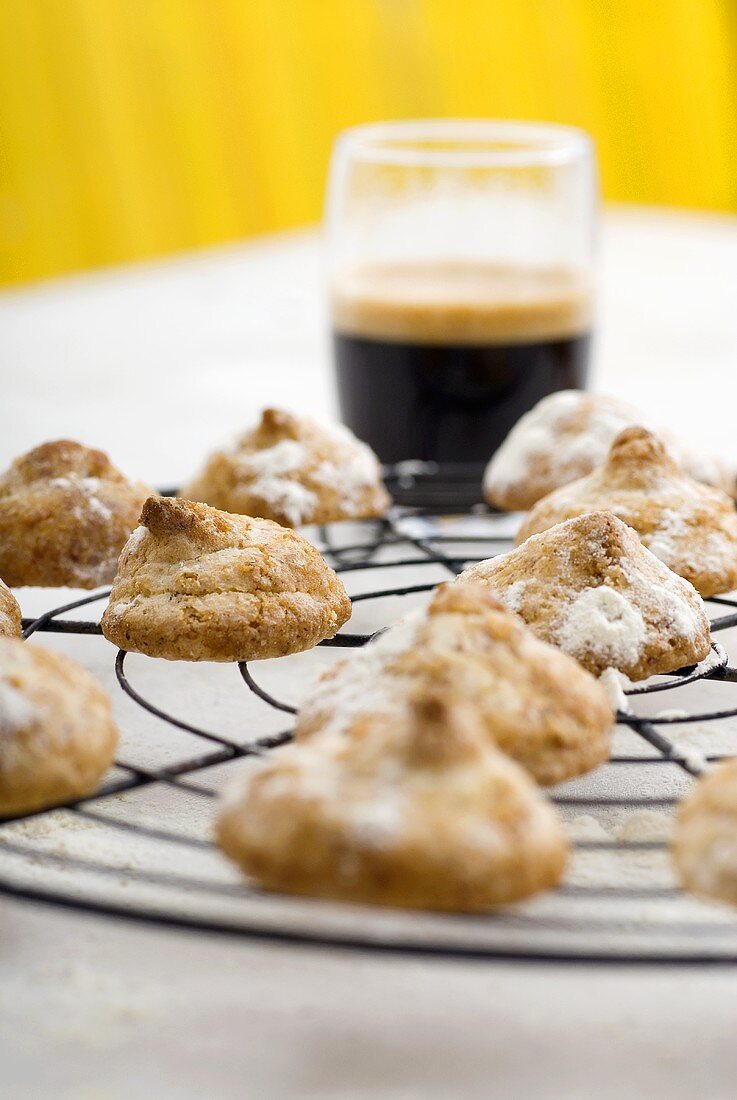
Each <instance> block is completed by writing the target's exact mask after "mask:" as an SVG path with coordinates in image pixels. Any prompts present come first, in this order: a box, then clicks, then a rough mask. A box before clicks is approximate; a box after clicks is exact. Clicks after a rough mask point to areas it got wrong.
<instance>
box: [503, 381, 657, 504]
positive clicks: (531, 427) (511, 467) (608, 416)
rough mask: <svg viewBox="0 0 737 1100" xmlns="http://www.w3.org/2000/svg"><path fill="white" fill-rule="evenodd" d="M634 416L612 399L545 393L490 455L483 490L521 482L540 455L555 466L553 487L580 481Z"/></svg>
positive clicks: (571, 393) (565, 392)
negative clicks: (577, 478)
mask: <svg viewBox="0 0 737 1100" xmlns="http://www.w3.org/2000/svg"><path fill="white" fill-rule="evenodd" d="M636 416H637V414H636V412H635V410H632V409H629V408H627V407H626V406H624V405H623V404H620V403H619V402H617V401H615V400H614V399H612V398H607V397H603V396H598V395H592V394H583V393H580V392H579V391H577V390H561V391H559V392H558V393H553V394H550V395H549V396H548V397H545V398H543V399H542V401H540V402H538V404H537V405H536V406H535V407H534V408H533V409H531V410H530V412H528V413H525V415H524V416H523V417H522V418H521V419H520V420H519V421H518V423H517V424H516V425H515V426H514V428H513V429H512V431H511V432H510V433H509V435H508V436H507V438H506V439H505V441H504V443H503V444H502V445H501V447H500V448H499V449H498V451H497V452H496V454H495V455H494V456H493V458H492V459H491V462H490V463H489V465H488V466H487V468H486V472H485V475H484V489H485V490H486V491H488V492H493V491H498V492H504V491H505V490H507V489H509V488H510V487H513V486H516V485H517V484H519V483H521V482H523V481H525V480H526V479H527V478H528V477H530V474H531V467H532V466H533V464H534V463H535V461H536V460H537V459H539V458H541V457H546V458H550V459H551V461H552V462H553V463H554V465H555V467H556V469H557V471H558V477H557V478H556V484H564V483H565V482H566V481H570V480H572V479H573V478H576V477H580V476H582V475H583V474H585V473H588V472H589V470H591V469H593V467H594V466H597V465H599V463H601V462H603V461H604V459H605V458H606V455H607V452H608V450H609V447H610V445H611V443H612V442H613V440H614V439H615V437H616V435H617V434H618V432H620V431H621V430H622V428H625V427H627V426H628V425H629V424H632V423H634V422H635V419H636ZM579 421H580V424H579V423H578V422H579Z"/></svg>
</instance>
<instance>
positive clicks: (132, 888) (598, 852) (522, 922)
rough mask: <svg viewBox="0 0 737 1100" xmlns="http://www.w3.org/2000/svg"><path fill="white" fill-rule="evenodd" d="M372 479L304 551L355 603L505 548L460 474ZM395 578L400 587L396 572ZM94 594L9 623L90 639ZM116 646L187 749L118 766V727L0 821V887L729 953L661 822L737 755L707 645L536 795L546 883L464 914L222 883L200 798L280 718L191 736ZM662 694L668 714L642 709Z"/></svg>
mask: <svg viewBox="0 0 737 1100" xmlns="http://www.w3.org/2000/svg"><path fill="white" fill-rule="evenodd" d="M387 481H388V485H389V489H390V491H391V493H392V495H393V497H394V500H395V505H394V507H393V508H392V511H391V514H390V515H389V517H388V518H387V519H386V520H383V521H372V522H365V523H363V524H361V525H358V532H359V537H355V535H356V530H357V525H355V524H350V525H345V524H335V525H332V526H331V527H328V528H321V529H320V532H319V539H318V540H317V542H318V545H319V546H320V549H321V550H322V552H323V554H324V555H325V557H326V559H327V560H328V561H329V562H330V564H331V565H332V566H333V567H334V568H335V569H336V570H337V571H338V572H339V573H340V574H341V576H342V577H343V579H344V580H345V582H346V585H347V586H348V588H349V589H350V588H351V587H352V578H359V577H362V578H363V583H364V585H366V583H368V584H369V587H368V588H364V590H362V591H356V592H355V593H354V594H353V595H352V600H353V603H354V605H356V606H357V605H359V604H362V603H363V604H364V605H365V604H366V603H367V602H368V603H371V604H374V603H375V604H376V606H377V608H380V607H382V606H386V602H387V601H390V602H391V606H392V607H396V606H397V601H399V606H400V607H401V605H402V603H403V602H404V601H405V600H410V599H415V598H422V594H424V593H427V592H429V591H431V590H432V589H433V588H434V587H435V585H436V584H437V582H438V579H439V578H438V577H436V578H434V579H433V580H432V582H425V583H409V580H410V579H412V577H413V574H416V573H417V572H420V573H421V572H422V570H423V569H427V567H428V566H430V567H433V568H434V570H435V572H436V573H437V571H438V570H440V571H442V572H441V575H444V576H455V575H456V574H457V573H458V572H459V571H460V570H461V569H462V568H464V567H465V566H466V565H467V564H469V563H470V562H471V561H476V560H480V559H482V558H484V557H489V556H491V555H493V554H494V553H499V552H503V551H504V550H505V549H507V548H509V546H510V539H509V528H508V520H507V518H506V517H503V516H499V515H497V514H492V513H490V512H489V511H488V510H487V509H486V508H485V507H484V506H483V505H480V504H479V503H478V501H479V500H480V496H481V494H480V489H479V471H478V469H476V468H471V467H463V466H451V467H447V466H444V467H442V468H440V467H437V466H434V465H430V464H420V463H405V464H402V465H401V466H399V467H396V468H393V469H391V470H390V471H388V476H387ZM347 535H348V536H349V537H346V536H347ZM405 576H406V577H407V581H408V583H404V584H403V583H396V579H397V577H399V578H403V577H405ZM374 578H375V580H374ZM382 578H390V579H391V580H392V581H393V582H394V583H390V584H384V583H382ZM369 579H370V580H369ZM107 595H108V591H107V590H106V591H102V592H96V593H93V594H92V595H87V596H85V597H83V598H82V599H78V600H75V601H74V602H71V603H67V604H65V605H63V606H61V607H56V608H54V609H52V610H49V611H47V612H45V613H44V614H42V615H41V616H40V617H38V618H35V619H33V620H25V621H24V634H25V637H30V636H31V635H32V634H35V633H38V632H46V633H55V634H64V635H93V636H96V635H100V634H101V632H100V627H99V625H98V622H97V621H96V619H90V620H88V619H78V618H70V617H69V616H70V614H74V613H76V612H79V611H80V610H81V609H82V608H88V607H90V608H93V607H96V605H98V604H99V603H101V602H102V601H103V600H104V599H105V598H106V597H107ZM709 606H710V608H712V609H713V611H714V614H713V617H712V631H713V633H714V634H715V635H716V634H719V635H720V636H721V637H724V635H723V633H721V632H724V631H728V630H729V629H730V628H732V627H735V626H737V600H732V599H726V598H719V599H714V600H711V601H709ZM726 608H730V609H732V610H731V611H729V612H726V611H724V610H722V609H726ZM400 614H401V611H400ZM391 618H392V619H394V618H396V615H392V616H391ZM387 621H389V620H388V619H387ZM372 633H373V631H372V632H371V633H364V634H356V633H348V632H342V633H339V634H338V635H337V636H336V637H335V638H333V639H332V640H331V641H326V642H323V643H322V647H325V648H328V649H335V648H344V647H355V646H360V645H363V644H364V643H365V642H367V641H368V640H369V638H370V637H371V636H372ZM99 644H100V645H101V646H107V645H108V643H107V642H105V641H104V640H101V641H100V643H99ZM126 657H127V655H126V654H125V653H124V652H122V651H119V652H118V653H117V656H116V657H115V677H116V679H117V683H118V684H119V686H120V688H121V689H122V691H123V692H124V693H125V695H126V696H127V698H128V699H129V700H131V701H132V702H133V703H135V704H137V705H138V706H139V707H141V708H143V710H144V711H145V712H147V715H148V716H149V718H150V720H151V726H150V733H149V736H150V737H151V738H153V740H154V741H155V742H156V743H157V744H158V746H159V747H163V749H164V750H165V749H166V745H165V744H164V742H166V739H167V738H168V737H170V736H172V735H173V731H174V730H177V731H181V732H182V733H183V734H185V735H187V751H186V752H185V753H184V754H182V753H180V755H179V757H178V758H177V759H176V760H175V761H174V762H173V763H171V764H169V765H166V766H161V764H158V765H156V766H150V767H149V766H142V765H141V764H140V763H138V762H136V763H131V762H127V761H126V759H125V756H124V750H125V744H126V741H125V736H124V739H123V746H122V749H121V757H120V758H119V759H118V760H117V762H116V767H115V768H114V769H113V771H112V772H111V774H110V775H109V776H108V778H107V779H106V781H105V782H104V784H103V786H102V788H101V789H100V790H99V791H98V792H97V793H96V794H94V795H91V796H89V797H87V798H83V799H80V800H79V801H77V802H74V803H73V804H68V805H65V806H64V807H59V808H56V809H54V810H51V811H44V812H40V813H37V814H30V815H25V816H23V817H19V818H13V819H5V820H4V821H1V822H0V894H4V895H7V896H11V897H15V898H20V899H26V900H27V901H31V902H37V903H46V904H50V905H54V906H61V907H65V908H67V909H74V910H83V911H87V912H90V913H96V914H100V915H105V916H109V917H115V918H122V919H127V920H134V921H142V922H148V923H150V924H156V925H164V926H168V927H172V928H186V929H194V930H200V931H205V932H208V933H221V934H227V935H230V936H234V937H236V936H241V937H250V938H259V939H264V940H271V941H275V942H279V941H281V942H284V943H292V944H303V945H309V944H313V945H321V946H329V947H335V948H351V949H359V950H379V951H385V952H399V953H405V954H422V955H439V956H446V957H467V958H468V957H471V958H477V959H517V960H523V959H524V960H537V961H553V962H555V961H557V962H575V963H594V962H596V963H650V964H658V963H665V964H722V963H734V962H737V915H735V914H734V913H733V911H731V910H729V909H727V908H726V907H722V906H718V905H709V904H705V903H702V902H699V901H697V900H696V899H694V898H692V897H689V896H688V895H686V894H683V893H682V892H680V891H679V890H678V889H677V887H676V885H675V882H674V880H673V878H672V872H671V869H670V864H669V857H668V847H667V836H666V833H667V828H668V823H669V815H670V814H671V812H672V810H673V808H674V806H675V805H676V804H677V802H678V801H679V799H680V798H681V797H683V795H684V794H686V793H687V792H688V790H689V789H690V786H691V784H692V782H693V777H694V776H695V775H698V774H699V773H700V771H701V770H702V769H703V767H705V766H707V764H708V763H710V762H713V761H715V760H718V759H722V758H723V757H725V756H729V755H732V753H733V752H734V751H737V697H735V696H734V695H733V694H732V688H731V686H730V685H733V684H735V683H737V668H733V667H732V666H731V665H730V664H729V661H728V657H727V653H726V651H725V649H724V648H723V647H722V645H720V644H719V643H718V642H713V645H712V651H711V654H710V656H709V657H708V659H707V660H706V661H704V662H702V664H701V665H699V666H697V667H693V668H687V669H681V670H680V671H679V672H677V673H675V674H673V675H670V676H667V677H657V678H655V679H653V680H652V681H649V682H648V683H646V684H644V685H638V686H636V687H633V688H631V689H629V690H628V691H627V693H626V694H627V697H628V698H627V703H626V705H625V706H624V707H623V708H622V709H620V711H619V712H618V714H617V720H618V725H617V732H616V734H615V743H614V752H613V755H612V757H611V760H610V761H609V762H608V763H607V764H606V765H604V766H603V767H602V768H600V769H598V770H597V772H595V773H594V774H593V775H590V776H585V777H582V778H581V779H578V780H575V781H573V782H570V783H568V784H565V785H564V786H562V787H560V788H556V789H555V790H553V791H552V792H551V795H550V796H551V798H552V801H553V802H554V803H555V804H556V805H557V807H558V810H559V812H560V813H561V815H562V816H563V818H564V821H565V822H566V824H567V827H568V829H569V831H570V832H571V834H572V837H573V840H574V858H573V865H572V869H571V873H570V874H569V876H568V878H567V879H566V882H565V883H564V885H562V886H561V887H560V888H559V889H558V890H556V891H553V892H551V893H549V894H546V895H542V896H540V897H538V898H534V899H531V900H529V901H528V902H525V903H524V904H520V905H516V906H511V907H509V908H507V909H503V910H499V911H495V912H490V913H488V914H486V915H483V916H463V915H455V914H439V913H424V912H415V911H406V910H385V909H379V908H369V907H365V906H352V905H344V904H339V903H331V902H325V901H316V900H311V899H302V898H293V897H286V896H281V895H275V894H267V893H265V892H262V891H259V890H257V889H255V888H253V887H252V886H250V885H249V884H248V883H247V882H245V881H243V880H241V879H240V878H239V876H238V874H237V872H236V871H235V869H234V868H232V867H231V866H230V865H229V864H228V863H227V861H226V860H225V859H224V858H223V857H222V856H221V855H220V854H219V853H218V852H217V851H216V850H215V848H214V847H213V846H212V844H211V842H210V839H209V830H210V826H211V821H212V816H213V812H214V800H215V798H216V796H217V792H218V790H219V788H220V786H221V785H222V782H223V780H225V779H227V778H228V775H229V773H230V772H231V771H232V767H233V764H234V762H237V761H242V763H241V764H240V766H241V767H245V766H247V760H248V758H250V757H255V756H259V755H261V754H263V753H266V752H270V751H272V750H274V749H276V748H277V747H278V746H280V745H282V744H284V743H286V742H288V741H289V740H290V739H291V736H292V733H291V729H290V728H287V727H286V718H285V720H284V724H283V725H284V728H272V729H270V730H269V731H268V732H263V730H260V729H259V726H261V725H262V720H261V717H259V718H258V719H256V720H254V722H253V725H254V728H253V729H249V730H247V731H246V733H245V735H239V736H234V735H232V734H226V733H223V732H218V731H217V730H213V729H210V728H202V727H201V726H200V725H199V724H198V723H196V722H194V721H188V720H185V719H184V718H181V717H178V716H177V715H175V714H174V713H171V710H172V709H173V708H172V707H171V704H170V703H168V702H167V701H162V699H160V698H157V696H156V694H155V689H152V688H146V689H142V688H141V687H140V685H139V686H136V684H135V682H134V680H135V677H133V676H131V673H130V671H129V668H128V666H127V663H126ZM141 660H147V659H145V658H142V659H141ZM289 660H292V658H282V659H281V661H282V662H284V661H289ZM273 663H274V662H267V664H273ZM151 664H152V665H155V666H156V668H155V676H153V680H154V681H155V683H156V685H163V684H164V682H165V681H166V678H167V675H168V674H169V673H170V671H171V669H172V667H173V666H172V665H171V664H169V663H168V662H165V661H156V662H151ZM188 667H189V666H188ZM238 673H239V677H240V679H241V683H242V687H244V688H245V689H246V690H247V692H249V693H250V704H249V705H250V706H251V711H252V713H254V714H256V712H255V711H253V706H254V705H255V706H256V707H258V708H262V711H263V715H264V716H265V715H267V714H268V715H269V716H270V719H271V721H270V723H269V724H270V726H271V727H274V721H273V716H274V715H281V714H283V715H292V714H294V713H295V707H294V705H293V703H292V702H288V701H286V700H285V699H283V698H281V693H280V692H279V691H276V690H274V689H267V688H266V687H264V686H263V685H262V675H261V674H260V673H254V672H253V670H252V669H251V668H249V667H248V666H247V665H246V664H240V665H239V666H238ZM149 679H151V677H149ZM236 690H237V689H236ZM160 691H163V687H160ZM163 694H164V695H166V692H165V691H163ZM664 699H665V700H668V701H669V702H670V701H673V702H674V703H676V704H677V705H678V707H679V709H678V710H675V709H672V708H671V709H662V708H661V709H659V710H656V709H655V708H656V706H658V707H659V706H660V703H661V702H662V700H664ZM215 701H216V700H213V703H214V702H215ZM725 704H726V705H725ZM732 704H734V705H732ZM684 708H685V709H684ZM211 709H212V711H213V712H214V710H215V709H216V708H214V706H213V707H212V708H211ZM260 713H261V712H259V715H260ZM731 719H735V721H734V722H731V721H730V720H731ZM679 729H680V730H682V731H685V732H688V734H689V736H695V737H696V738H697V739H698V738H701V740H702V741H703V740H704V739H706V740H707V741H708V742H709V743H710V745H711V746H713V747H711V748H710V751H709V752H708V753H707V754H706V756H705V757H702V756H701V755H700V753H699V752H697V751H695V749H694V748H693V744H692V743H689V745H686V746H684V745H683V744H681V743H679V737H678V733H679ZM124 734H125V730H124Z"/></svg>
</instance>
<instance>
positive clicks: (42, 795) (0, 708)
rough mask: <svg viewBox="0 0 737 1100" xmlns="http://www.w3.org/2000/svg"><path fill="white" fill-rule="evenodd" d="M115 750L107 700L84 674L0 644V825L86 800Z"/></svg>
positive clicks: (45, 655)
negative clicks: (16, 816) (3, 819)
mask: <svg viewBox="0 0 737 1100" xmlns="http://www.w3.org/2000/svg"><path fill="white" fill-rule="evenodd" d="M117 744H118V730H117V727H116V725H115V722H114V721H113V717H112V710H111V707H110V703H109V700H108V698H107V696H106V695H105V692H104V691H103V690H102V688H101V687H100V685H99V684H98V683H97V681H96V680H95V679H93V677H92V676H90V674H89V673H88V672H87V671H86V670H85V669H83V668H81V667H80V666H79V665H77V664H75V663H74V661H70V660H69V659H68V658H67V657H63V656H61V655H60V654H58V653H52V652H50V651H49V650H46V649H41V647H40V646H37V645H34V644H32V643H28V642H21V641H19V640H18V639H17V638H0V817H8V816H10V815H12V814H25V813H31V812H33V811H34V810H40V809H44V808H45V807H47V806H55V805H58V804H59V803H62V802H70V801H73V800H74V799H77V798H82V797H83V796H84V795H86V794H90V793H91V792H92V791H94V790H95V789H96V788H97V785H98V784H99V782H100V780H101V779H102V777H103V775H104V774H105V772H106V771H107V769H108V768H109V767H110V764H111V762H112V759H113V754H114V752H115V748H116V746H117Z"/></svg>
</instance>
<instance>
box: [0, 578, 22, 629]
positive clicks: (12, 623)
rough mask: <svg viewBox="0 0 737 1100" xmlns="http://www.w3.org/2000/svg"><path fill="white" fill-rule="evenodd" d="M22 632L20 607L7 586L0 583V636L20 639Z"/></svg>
mask: <svg viewBox="0 0 737 1100" xmlns="http://www.w3.org/2000/svg"><path fill="white" fill-rule="evenodd" d="M22 630H23V620H22V618H21V613H20V605H19V603H18V601H17V600H16V598H15V596H14V595H13V593H12V592H11V591H10V589H9V588H8V586H7V584H4V583H3V582H2V581H0V635H2V636H5V637H9V638H20V636H21V632H22Z"/></svg>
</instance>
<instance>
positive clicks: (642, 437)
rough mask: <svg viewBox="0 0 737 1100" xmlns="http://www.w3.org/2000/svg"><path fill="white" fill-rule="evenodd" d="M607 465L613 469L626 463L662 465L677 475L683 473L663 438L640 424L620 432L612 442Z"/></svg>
mask: <svg viewBox="0 0 737 1100" xmlns="http://www.w3.org/2000/svg"><path fill="white" fill-rule="evenodd" d="M607 465H608V466H609V467H610V468H613V469H616V468H617V467H620V466H624V465H628V466H645V467H652V466H661V467H662V468H663V469H664V470H667V471H668V472H672V473H673V474H674V475H676V476H680V474H681V470H680V469H679V467H678V465H677V464H676V462H675V460H674V459H673V458H672V456H671V454H670V452H669V451H668V449H667V447H666V445H665V443H663V441H662V439H660V438H658V436H657V435H654V434H653V432H651V431H649V430H648V429H647V428H643V427H641V426H639V425H633V426H632V427H630V428H625V429H624V431H622V432H620V433H619V435H618V436H617V437H616V439H615V440H614V442H613V443H612V447H611V450H610V452H609V458H608V459H607Z"/></svg>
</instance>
